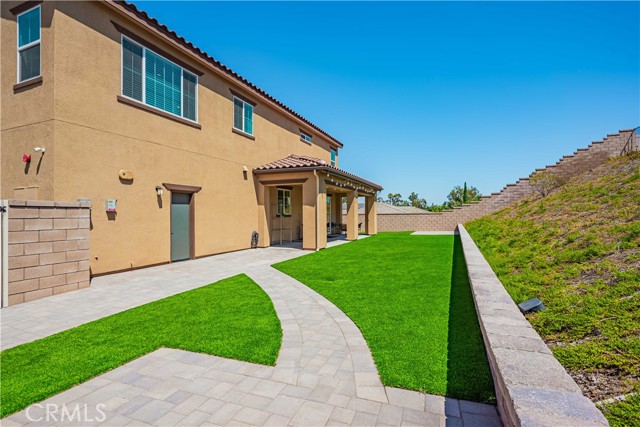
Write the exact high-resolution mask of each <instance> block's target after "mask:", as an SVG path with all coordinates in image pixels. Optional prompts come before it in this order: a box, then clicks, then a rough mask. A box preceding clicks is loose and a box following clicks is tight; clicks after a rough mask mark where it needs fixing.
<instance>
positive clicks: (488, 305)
mask: <svg viewBox="0 0 640 427" xmlns="http://www.w3.org/2000/svg"><path fill="white" fill-rule="evenodd" d="M458 231H459V233H460V239H461V241H462V248H463V251H464V257H465V261H466V263H467V271H468V275H469V282H470V285H471V291H472V293H473V301H474V304H475V307H476V313H477V315H478V321H479V323H480V330H481V331H482V337H483V339H484V345H485V349H486V351H487V358H488V360H489V365H490V367H491V374H492V375H493V382H494V385H495V389H496V397H497V401H498V410H499V412H500V417H501V419H502V423H503V424H504V426H505V427H511V426H516V427H520V426H522V427H533V426H536V427H537V426H549V427H556V426H608V425H609V424H608V422H607V420H606V419H605V418H604V416H603V415H602V413H601V412H600V411H599V410H598V408H597V407H596V406H595V404H594V403H593V402H591V401H590V400H589V399H587V398H586V397H584V396H583V395H582V392H581V391H580V387H578V385H577V384H576V383H575V382H574V381H573V379H572V378H571V377H570V376H569V374H567V372H566V371H565V369H564V368H563V367H562V365H561V364H560V362H558V361H557V360H556V358H555V357H553V354H552V353H551V351H550V350H549V348H548V347H547V346H546V344H545V343H544V341H542V339H541V338H540V336H539V335H538V333H537V332H536V331H535V330H534V329H533V327H532V326H531V324H530V323H529V322H528V321H527V319H526V318H525V317H524V316H523V315H522V314H521V313H520V311H519V309H518V307H517V305H516V304H515V303H514V302H513V300H512V299H511V297H510V296H509V294H508V293H507V291H506V290H505V288H504V286H502V283H501V282H500V280H498V277H497V276H496V275H495V273H494V272H493V270H492V269H491V267H490V266H489V263H488V262H487V261H486V260H485V258H484V256H483V255H482V253H481V252H480V250H479V249H478V247H477V246H476V244H475V243H474V242H473V240H472V239H471V236H470V235H469V233H468V232H467V230H465V228H464V226H463V225H462V224H460V225H458Z"/></svg>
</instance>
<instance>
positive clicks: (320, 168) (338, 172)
mask: <svg viewBox="0 0 640 427" xmlns="http://www.w3.org/2000/svg"><path fill="white" fill-rule="evenodd" d="M308 171H319V172H327V173H331V174H333V175H338V176H340V177H341V178H344V179H350V180H353V181H356V182H359V183H360V184H364V185H366V186H368V187H371V188H373V189H374V190H376V191H382V190H383V187H382V186H380V185H378V184H376V183H375V182H371V181H368V180H366V179H364V178H360V177H355V176H353V175H350V174H348V173H345V172H343V171H341V170H340V169H335V168H332V167H330V166H299V167H291V168H277V169H254V170H253V173H254V174H256V175H263V174H269V173H283V172H285V173H288V172H308Z"/></svg>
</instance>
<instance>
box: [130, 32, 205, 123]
mask: <svg viewBox="0 0 640 427" xmlns="http://www.w3.org/2000/svg"><path fill="white" fill-rule="evenodd" d="M122 95H124V96H126V97H128V98H131V99H135V100H136V101H140V102H142V103H145V104H147V105H150V106H152V107H155V108H158V109H160V110H163V111H166V112H168V113H171V114H174V115H176V116H181V117H184V118H185V119H189V120H192V121H194V122H195V121H196V120H197V119H198V77H197V76H195V75H193V74H192V73H190V72H188V71H187V70H185V69H183V68H182V67H180V66H179V65H176V64H174V63H173V62H171V61H169V60H168V59H166V58H163V57H162V56H160V55H158V54H157V53H154V52H153V51H151V50H149V49H147V48H145V47H143V46H141V45H139V44H138V43H135V42H133V41H131V40H129V39H128V38H126V37H124V36H123V37H122Z"/></svg>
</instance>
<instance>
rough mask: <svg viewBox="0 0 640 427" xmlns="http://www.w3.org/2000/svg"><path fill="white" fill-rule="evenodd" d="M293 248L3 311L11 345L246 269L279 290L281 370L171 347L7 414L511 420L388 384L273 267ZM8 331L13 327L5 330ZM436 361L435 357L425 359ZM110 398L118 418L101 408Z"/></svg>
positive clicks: (145, 275) (350, 328) (147, 274)
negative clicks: (72, 411) (53, 410)
mask: <svg viewBox="0 0 640 427" xmlns="http://www.w3.org/2000/svg"><path fill="white" fill-rule="evenodd" d="M305 253H306V252H303V251H300V250H296V249H291V248H269V249H261V250H253V251H243V252H236V253H232V254H225V255H220V256H216V257H210V258H205V259H200V260H196V261H191V262H184V263H177V264H171V265H167V266H161V267H154V268H149V269H144V270H138V271H133V272H127V273H121V274H116V275H111V276H105V277H101V278H96V279H94V283H93V284H92V287H91V288H88V289H85V290H82V291H78V292H75V293H69V294H63V295H59V296H56V297H52V298H48V299H43V300H38V301H34V302H32V303H27V304H23V305H19V306H16V307H13V308H12V307H10V308H9V309H3V310H2V332H3V334H2V348H3V349H4V348H8V347H10V346H13V345H18V344H21V343H24V342H29V341H31V340H34V339H38V338H41V337H44V336H48V335H50V334H52V333H55V332H58V331H61V330H65V329H68V328H71V327H73V326H77V325H79V324H82V323H86V322H89V321H91V320H95V319H97V318H100V317H104V316H107V315H110V314H113V313H117V312H119V311H122V310H125V309H128V308H131V307H134V306H137V305H141V304H144V303H147V302H150V301H153V300H157V299H160V298H164V297H166V296H169V295H173V294H176V293H179V292H183V291H186V290H189V289H192V288H196V287H199V286H203V285H205V284H208V283H211V282H214V281H217V280H220V279H222V278H225V277H228V276H232V275H235V274H239V273H246V274H247V275H249V276H250V277H251V278H252V279H253V280H254V281H255V282H256V283H258V284H259V285H260V286H261V287H262V288H263V289H264V290H265V292H266V293H267V294H268V295H269V296H270V297H271V299H272V301H273V304H274V306H275V309H276V312H277V314H278V317H279V319H280V322H281V324H282V330H283V341H282V348H281V350H280V354H279V356H278V360H277V363H276V366H275V367H272V366H262V365H255V364H250V363H247V362H241V361H236V360H230V359H223V358H220V357H216V356H210V355H205V354H199V353H191V352H187V351H183V350H177V349H168V348H162V349H159V350H156V351H154V352H152V353H149V354H147V355H145V356H143V357H141V358H139V359H137V360H134V361H132V362H129V363H127V364H125V365H123V366H121V367H119V368H116V369H114V370H112V371H110V372H108V373H105V374H103V375H100V376H98V377H96V378H94V379H92V380H89V381H87V382H85V383H83V384H80V385H78V386H76V387H73V388H71V389H69V390H67V391H65V392H63V393H60V394H58V395H56V396H53V397H51V398H49V399H47V400H45V401H44V402H41V404H40V405H34V406H33V407H32V408H31V409H29V408H27V410H25V411H22V412H19V413H17V414H14V415H12V416H10V417H7V418H6V419H4V420H2V425H3V426H14V425H16V426H17V425H26V424H29V423H31V422H32V421H31V420H30V419H29V418H28V417H27V411H29V415H31V418H32V419H37V418H39V417H40V415H43V414H44V413H43V409H42V408H43V407H44V406H45V405H47V404H50V403H51V404H57V405H62V404H67V405H68V406H69V407H70V408H73V407H75V405H76V404H77V405H80V407H82V408H84V405H86V407H87V408H88V414H87V415H88V416H89V417H88V418H91V419H94V421H91V422H87V421H86V420H85V421H83V422H78V421H77V419H76V421H75V422H68V421H67V422H60V421H59V414H58V420H56V419H49V420H48V422H47V420H46V419H43V420H42V421H40V422H37V423H31V424H29V425H47V424H55V425H60V424H73V425H108V426H115V425H186V426H191V425H272V426H284V425H301V426H323V425H335V426H340V425H427V426H499V425H500V422H499V419H498V418H497V413H496V410H495V407H494V406H492V405H485V404H478V403H473V402H466V401H458V400H455V399H449V398H444V397H441V396H432V395H425V394H422V393H418V392H413V391H406V390H401V389H395V388H390V387H384V386H383V385H382V383H381V382H380V379H379V377H378V373H377V370H376V366H375V364H374V362H373V358H372V357H371V353H370V351H369V348H368V347H367V344H366V342H365V340H364V338H363V337H362V334H361V333H360V330H359V329H358V328H357V327H356V325H355V324H354V323H353V322H352V321H351V320H350V319H349V318H348V317H347V316H346V315H344V313H342V312H341V311H340V310H339V309H337V308H336V307H335V306H334V305H333V304H331V303H330V302H329V301H328V300H326V299H325V298H324V297H322V296H320V295H319V294H317V293H316V292H314V291H312V290H311V289H309V288H308V287H306V286H305V285H303V284H302V283H300V282H298V281H296V280H294V279H292V278H291V277H289V276H287V275H284V274H283V273H280V272H279V271H277V270H275V269H273V268H271V267H270V265H271V264H273V263H275V262H278V261H283V260H286V259H290V258H293V257H296V256H301V255H304V254H305ZM5 330H6V331H8V335H7V336H5ZM425 363H428V361H425ZM99 403H102V404H104V405H106V406H105V407H104V408H103V410H104V411H105V412H106V419H102V418H101V417H98V416H99V415H100V413H99V412H97V410H96V405H97V404H99Z"/></svg>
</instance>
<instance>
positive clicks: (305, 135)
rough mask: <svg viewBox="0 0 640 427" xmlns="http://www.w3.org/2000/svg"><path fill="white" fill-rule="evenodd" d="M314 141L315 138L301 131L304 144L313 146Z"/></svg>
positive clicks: (301, 139)
mask: <svg viewBox="0 0 640 427" xmlns="http://www.w3.org/2000/svg"><path fill="white" fill-rule="evenodd" d="M312 140H313V136H312V135H310V134H308V133H306V132H304V131H300V141H302V142H306V143H307V144H311V141H312Z"/></svg>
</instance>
